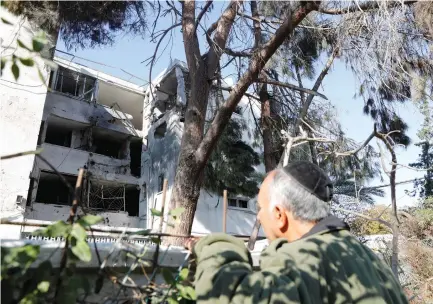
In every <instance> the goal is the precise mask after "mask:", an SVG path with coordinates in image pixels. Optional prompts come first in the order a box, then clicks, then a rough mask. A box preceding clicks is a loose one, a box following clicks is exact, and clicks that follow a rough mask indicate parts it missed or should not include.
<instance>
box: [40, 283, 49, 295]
mask: <svg viewBox="0 0 433 304" xmlns="http://www.w3.org/2000/svg"><path fill="white" fill-rule="evenodd" d="M48 289H50V282H49V281H42V282H40V283H39V284H38V290H39V291H40V292H42V293H46V292H47V291H48Z"/></svg>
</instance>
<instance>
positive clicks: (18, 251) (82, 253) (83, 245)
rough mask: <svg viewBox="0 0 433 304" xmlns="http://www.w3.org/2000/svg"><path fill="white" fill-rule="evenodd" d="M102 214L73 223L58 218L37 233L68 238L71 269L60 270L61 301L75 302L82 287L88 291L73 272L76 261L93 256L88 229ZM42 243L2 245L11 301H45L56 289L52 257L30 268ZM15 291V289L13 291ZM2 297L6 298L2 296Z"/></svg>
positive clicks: (4, 279) (4, 278)
mask: <svg viewBox="0 0 433 304" xmlns="http://www.w3.org/2000/svg"><path fill="white" fill-rule="evenodd" d="M101 220H102V218H101V217H100V216H94V215H85V216H83V217H81V218H80V219H78V221H77V222H76V223H74V224H70V223H67V222H64V221H57V222H55V223H53V224H51V225H49V226H47V227H46V228H43V229H39V230H37V231H35V232H34V235H37V236H43V237H48V238H57V237H60V238H64V239H65V240H67V241H68V244H69V246H70V247H69V248H67V252H68V255H67V256H68V258H69V263H68V272H67V273H61V276H62V278H63V279H62V285H61V286H60V292H59V293H58V299H57V301H58V302H61V303H76V299H77V296H78V294H79V290H80V289H83V290H84V291H88V290H89V282H88V281H87V280H86V279H84V278H82V277H79V276H74V275H72V274H73V272H74V269H75V263H76V262H77V261H81V262H89V261H90V260H91V258H92V254H91V250H90V247H89V244H88V243H87V241H86V239H87V233H86V228H89V227H90V226H91V225H94V224H96V223H99V222H100V221H101ZM39 252H40V249H39V246H36V245H25V246H22V247H16V248H5V247H2V248H1V262H2V268H1V280H2V287H3V286H5V287H8V288H7V289H8V290H9V292H8V295H9V296H10V299H9V300H10V301H6V302H5V303H9V302H14V301H15V302H19V303H26V304H27V303H46V302H47V299H46V296H47V295H48V294H50V293H52V292H53V289H52V287H53V286H54V285H55V284H53V282H52V280H53V276H52V271H53V268H52V265H51V263H50V261H49V260H46V261H42V262H41V263H40V264H39V265H38V267H36V268H30V266H31V265H32V264H33V263H34V262H35V261H37V258H38V256H39ZM14 291H16V292H14ZM2 300H3V298H2Z"/></svg>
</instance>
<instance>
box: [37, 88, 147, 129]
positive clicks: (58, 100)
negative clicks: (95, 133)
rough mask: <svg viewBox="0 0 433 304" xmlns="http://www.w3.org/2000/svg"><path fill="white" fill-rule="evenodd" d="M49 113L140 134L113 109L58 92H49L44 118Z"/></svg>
mask: <svg viewBox="0 0 433 304" xmlns="http://www.w3.org/2000/svg"><path fill="white" fill-rule="evenodd" d="M49 115H55V116H58V117H62V118H65V119H69V120H73V121H77V122H81V123H84V124H88V125H95V126H98V127H101V128H105V129H110V130H113V131H116V132H120V133H124V134H128V135H136V134H140V132H139V131H137V130H133V129H132V128H131V126H130V125H129V124H127V123H124V122H123V121H122V120H119V119H115V118H114V117H113V110H111V109H109V108H107V107H105V106H102V105H98V104H89V103H87V102H84V101H81V100H76V99H73V98H71V97H68V96H64V95H62V94H59V93H56V92H49V93H47V98H46V103H45V108H44V114H43V118H42V119H43V120H46V119H47V118H48V116H49Z"/></svg>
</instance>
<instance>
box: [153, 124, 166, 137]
mask: <svg viewBox="0 0 433 304" xmlns="http://www.w3.org/2000/svg"><path fill="white" fill-rule="evenodd" d="M166 132H167V122H165V121H164V122H163V123H162V124H160V125H159V126H158V127H157V128H156V129H155V133H154V137H155V138H163V137H164V136H165V133H166Z"/></svg>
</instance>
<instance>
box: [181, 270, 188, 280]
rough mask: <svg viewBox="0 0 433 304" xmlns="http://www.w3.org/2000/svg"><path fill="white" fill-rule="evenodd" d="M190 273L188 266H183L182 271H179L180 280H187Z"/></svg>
mask: <svg viewBox="0 0 433 304" xmlns="http://www.w3.org/2000/svg"><path fill="white" fill-rule="evenodd" d="M188 274H189V270H188V268H183V269H182V270H181V271H180V272H179V280H180V281H185V280H186V279H187V278H188Z"/></svg>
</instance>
